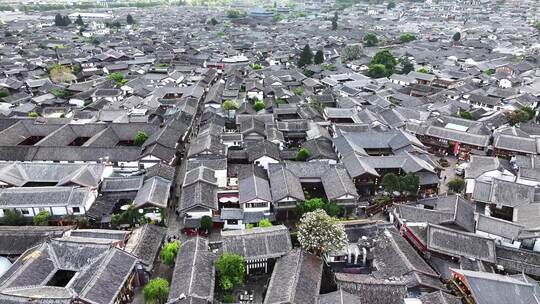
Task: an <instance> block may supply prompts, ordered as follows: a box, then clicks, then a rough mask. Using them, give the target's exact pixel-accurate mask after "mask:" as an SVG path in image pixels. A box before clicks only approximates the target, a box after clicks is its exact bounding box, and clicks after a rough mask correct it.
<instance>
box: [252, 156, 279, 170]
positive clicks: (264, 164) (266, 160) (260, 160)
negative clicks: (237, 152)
mask: <svg viewBox="0 0 540 304" xmlns="http://www.w3.org/2000/svg"><path fill="white" fill-rule="evenodd" d="M278 162H279V161H277V160H275V159H273V158H270V157H268V156H263V157H260V158H257V159H256V160H255V163H257V164H259V165H260V166H261V167H263V168H264V169H266V170H268V164H276V163H278Z"/></svg>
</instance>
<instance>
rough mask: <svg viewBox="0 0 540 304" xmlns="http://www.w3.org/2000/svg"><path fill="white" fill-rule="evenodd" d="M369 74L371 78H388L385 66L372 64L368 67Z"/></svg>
mask: <svg viewBox="0 0 540 304" xmlns="http://www.w3.org/2000/svg"><path fill="white" fill-rule="evenodd" d="M367 74H368V76H369V77H371V78H382V77H385V76H388V72H387V70H386V67H385V66H384V65H383V64H370V65H369V66H368V72H367Z"/></svg>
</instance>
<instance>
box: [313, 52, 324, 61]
mask: <svg viewBox="0 0 540 304" xmlns="http://www.w3.org/2000/svg"><path fill="white" fill-rule="evenodd" d="M313 62H314V63H315V64H321V63H323V62H324V53H323V51H322V50H318V51H317V53H315V58H313Z"/></svg>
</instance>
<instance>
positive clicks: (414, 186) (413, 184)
mask: <svg viewBox="0 0 540 304" xmlns="http://www.w3.org/2000/svg"><path fill="white" fill-rule="evenodd" d="M419 187H420V177H419V176H418V175H416V174H414V173H411V172H409V173H407V174H406V175H405V176H400V192H402V193H403V192H406V193H409V194H412V195H416V194H418V189H419Z"/></svg>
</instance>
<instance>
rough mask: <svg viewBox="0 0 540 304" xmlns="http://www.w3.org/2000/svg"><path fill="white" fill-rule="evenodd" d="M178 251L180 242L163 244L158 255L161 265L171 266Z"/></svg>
mask: <svg viewBox="0 0 540 304" xmlns="http://www.w3.org/2000/svg"><path fill="white" fill-rule="evenodd" d="M179 250H180V241H174V242H170V243H167V244H165V246H163V248H161V251H160V253H159V257H160V258H161V261H163V264H165V265H167V266H173V265H174V261H175V260H176V255H177V254H178V251H179Z"/></svg>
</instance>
